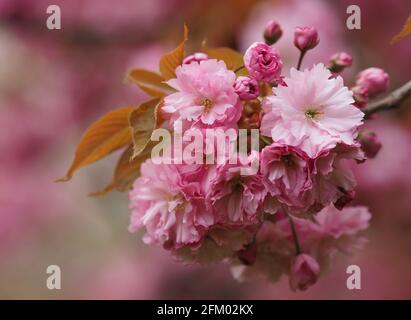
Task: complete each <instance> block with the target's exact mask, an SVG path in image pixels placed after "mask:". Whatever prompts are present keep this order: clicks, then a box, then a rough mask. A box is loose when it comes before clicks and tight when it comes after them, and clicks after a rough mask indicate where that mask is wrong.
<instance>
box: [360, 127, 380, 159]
mask: <svg viewBox="0 0 411 320" xmlns="http://www.w3.org/2000/svg"><path fill="white" fill-rule="evenodd" d="M358 140H359V142H360V144H361V149H362V151H364V153H365V156H366V157H367V158H369V159H372V158H375V157H376V156H377V154H378V152H379V151H380V149H381V147H382V144H381V142H380V140H379V139H378V137H377V135H376V134H375V132H371V131H366V132H361V133H360V134H359V136H358Z"/></svg>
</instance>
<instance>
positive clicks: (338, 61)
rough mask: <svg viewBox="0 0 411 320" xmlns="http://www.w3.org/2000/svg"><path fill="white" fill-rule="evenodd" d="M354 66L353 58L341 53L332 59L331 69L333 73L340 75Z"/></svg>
mask: <svg viewBox="0 0 411 320" xmlns="http://www.w3.org/2000/svg"><path fill="white" fill-rule="evenodd" d="M351 65H352V56H351V55H350V54H348V53H346V52H339V53H336V54H334V55H333V56H332V57H331V60H330V64H329V67H328V68H329V69H330V71H331V72H334V73H339V72H341V71H343V70H344V69H345V68H347V67H350V66H351Z"/></svg>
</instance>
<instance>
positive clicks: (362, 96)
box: [351, 86, 369, 108]
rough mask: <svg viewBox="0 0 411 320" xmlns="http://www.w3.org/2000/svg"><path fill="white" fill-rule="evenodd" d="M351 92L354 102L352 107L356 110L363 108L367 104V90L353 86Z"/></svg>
mask: <svg viewBox="0 0 411 320" xmlns="http://www.w3.org/2000/svg"><path fill="white" fill-rule="evenodd" d="M351 91H352V93H353V98H354V100H355V103H354V105H355V106H356V107H358V108H364V107H365V106H366V105H367V103H368V97H369V94H368V89H367V88H365V87H361V86H355V87H352V88H351Z"/></svg>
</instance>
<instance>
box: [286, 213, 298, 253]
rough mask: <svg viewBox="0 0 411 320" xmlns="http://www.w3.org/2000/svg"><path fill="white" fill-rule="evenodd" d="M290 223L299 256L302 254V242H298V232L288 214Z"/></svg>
mask: <svg viewBox="0 0 411 320" xmlns="http://www.w3.org/2000/svg"><path fill="white" fill-rule="evenodd" d="M287 217H288V221H289V222H290V227H291V232H292V234H293V238H294V243H295V252H296V255H297V256H298V255H299V254H300V253H301V246H300V241H299V240H298V235H297V231H296V230H295V226H294V221H293V218H292V217H291V216H290V215H289V214H288V213H287Z"/></svg>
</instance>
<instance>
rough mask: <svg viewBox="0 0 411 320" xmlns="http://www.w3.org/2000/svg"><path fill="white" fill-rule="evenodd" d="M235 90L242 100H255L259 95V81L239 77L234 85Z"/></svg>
mask: <svg viewBox="0 0 411 320" xmlns="http://www.w3.org/2000/svg"><path fill="white" fill-rule="evenodd" d="M234 90H235V92H236V93H237V94H238V96H239V97H240V99H241V100H253V99H255V98H257V97H258V94H259V89H258V82H257V80H255V79H253V78H250V77H238V78H237V79H236V80H235V83H234Z"/></svg>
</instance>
